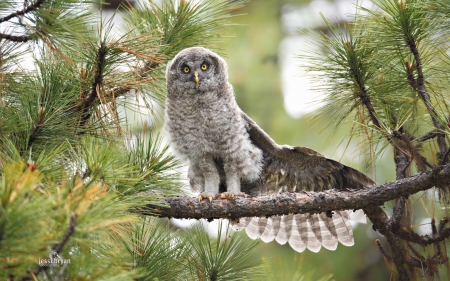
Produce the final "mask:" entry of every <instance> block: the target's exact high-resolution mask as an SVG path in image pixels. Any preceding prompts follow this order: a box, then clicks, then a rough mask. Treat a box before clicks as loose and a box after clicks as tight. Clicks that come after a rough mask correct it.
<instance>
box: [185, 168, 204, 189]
mask: <svg viewBox="0 0 450 281" xmlns="http://www.w3.org/2000/svg"><path fill="white" fill-rule="evenodd" d="M188 179H189V183H190V185H191V190H192V191H196V192H203V191H205V179H204V177H203V173H202V170H201V169H200V168H199V167H198V164H197V163H193V162H191V165H189V170H188Z"/></svg>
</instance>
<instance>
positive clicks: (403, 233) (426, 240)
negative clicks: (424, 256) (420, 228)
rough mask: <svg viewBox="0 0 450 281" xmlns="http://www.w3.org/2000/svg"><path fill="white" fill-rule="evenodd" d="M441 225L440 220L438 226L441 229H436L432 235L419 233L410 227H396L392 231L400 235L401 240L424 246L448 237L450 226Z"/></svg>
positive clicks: (449, 235)
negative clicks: (435, 232) (436, 231)
mask: <svg viewBox="0 0 450 281" xmlns="http://www.w3.org/2000/svg"><path fill="white" fill-rule="evenodd" d="M445 220H446V221H448V218H445ZM441 225H442V221H441V223H440V225H439V228H441V227H442V229H440V230H439V231H438V233H437V234H436V235H433V236H429V235H419V234H417V233H415V232H413V231H412V230H410V229H403V228H398V229H396V230H394V231H395V233H396V234H397V235H398V236H400V237H402V239H403V240H406V241H409V242H412V243H415V244H418V245H421V246H423V247H425V246H428V245H431V244H435V243H437V242H441V241H444V240H445V239H447V238H449V237H450V228H444V227H443V226H441ZM444 225H445V224H444Z"/></svg>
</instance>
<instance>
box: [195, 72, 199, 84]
mask: <svg viewBox="0 0 450 281" xmlns="http://www.w3.org/2000/svg"><path fill="white" fill-rule="evenodd" d="M194 79H195V84H198V81H199V79H198V72H197V71H194Z"/></svg>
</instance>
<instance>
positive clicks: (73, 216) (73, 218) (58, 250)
mask: <svg viewBox="0 0 450 281" xmlns="http://www.w3.org/2000/svg"><path fill="white" fill-rule="evenodd" d="M76 225H77V221H76V214H75V213H71V214H70V222H69V227H68V229H67V232H66V235H64V237H63V239H62V240H61V242H59V243H58V244H56V245H55V246H53V248H52V252H51V254H50V255H53V253H57V254H60V253H61V251H62V249H63V248H64V246H65V245H66V244H67V242H68V241H69V239H70V238H71V237H72V235H73V234H74V233H75V226H76ZM46 268H47V267H46V266H39V267H38V268H37V269H36V270H35V271H33V272H32V273H31V276H33V277H36V276H37V275H38V274H39V273H41V272H42V271H43V270H45V269H46ZM31 276H30V275H26V276H23V277H22V279H21V280H22V281H26V280H33V278H32V277H31ZM34 279H35V278H34Z"/></svg>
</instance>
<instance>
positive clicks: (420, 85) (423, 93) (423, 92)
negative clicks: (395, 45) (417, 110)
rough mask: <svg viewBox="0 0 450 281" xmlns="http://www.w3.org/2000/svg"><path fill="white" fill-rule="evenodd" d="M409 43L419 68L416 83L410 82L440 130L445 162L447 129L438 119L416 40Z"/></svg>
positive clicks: (439, 135)
mask: <svg viewBox="0 0 450 281" xmlns="http://www.w3.org/2000/svg"><path fill="white" fill-rule="evenodd" d="M408 45H409V49H410V51H411V53H412V54H413V56H414V60H415V61H416V70H417V79H414V78H412V80H414V81H415V85H414V83H412V84H411V82H410V84H411V86H412V87H413V88H414V90H416V91H417V92H418V93H419V96H420V97H421V99H422V101H423V102H424V104H425V106H426V108H427V110H428V112H429V113H430V116H431V120H432V121H433V124H434V126H435V127H436V129H437V130H438V133H437V143H438V145H439V149H440V152H441V155H440V157H439V158H440V160H441V163H442V164H443V163H445V162H443V160H444V159H443V158H442V156H443V154H444V153H445V151H446V150H447V143H446V141H445V134H444V130H445V129H444V126H443V125H442V124H441V123H440V122H439V120H438V119H437V116H438V115H437V112H436V110H435V109H434V107H433V105H432V104H431V99H430V95H429V94H428V92H427V89H426V87H425V79H424V75H423V70H422V60H421V58H420V54H419V50H418V49H417V45H416V42H415V41H414V40H409V41H408ZM410 72H411V71H410ZM408 76H409V74H408ZM411 76H412V73H411ZM409 79H410V78H409V77H408V80H409ZM414 86H415V87H414Z"/></svg>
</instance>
